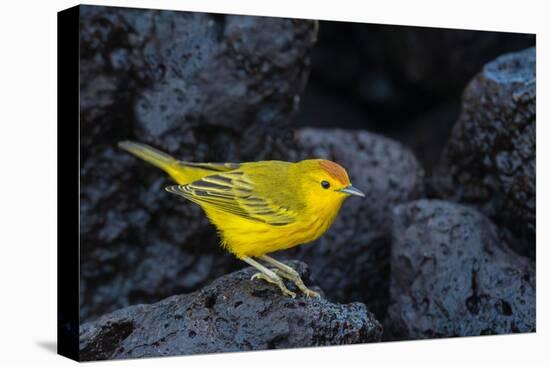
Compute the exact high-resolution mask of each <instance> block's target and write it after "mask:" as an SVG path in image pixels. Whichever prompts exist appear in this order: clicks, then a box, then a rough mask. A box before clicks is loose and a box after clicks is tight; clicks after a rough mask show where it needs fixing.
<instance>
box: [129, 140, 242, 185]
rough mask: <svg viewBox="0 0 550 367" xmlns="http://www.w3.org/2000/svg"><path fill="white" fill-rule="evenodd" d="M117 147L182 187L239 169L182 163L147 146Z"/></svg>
mask: <svg viewBox="0 0 550 367" xmlns="http://www.w3.org/2000/svg"><path fill="white" fill-rule="evenodd" d="M118 146H119V147H120V148H122V149H124V150H126V151H128V152H130V153H132V154H133V155H135V156H137V157H139V158H141V159H143V160H144V161H146V162H149V163H151V164H152V165H153V166H155V167H158V168H160V169H162V170H163V171H165V172H166V173H168V174H169V175H170V176H171V177H172V178H173V179H174V181H176V182H177V183H179V184H180V185H184V184H187V183H190V182H193V181H196V180H200V179H201V178H203V177H205V176H209V175H212V174H215V173H219V172H225V171H230V170H232V169H236V168H238V167H239V164H236V163H190V162H182V161H180V160H177V159H176V158H174V157H172V156H170V155H168V154H166V153H163V152H161V151H160V150H158V149H155V148H153V147H151V146H149V145H147V144H142V143H135V142H132V141H121V142H120V143H118Z"/></svg>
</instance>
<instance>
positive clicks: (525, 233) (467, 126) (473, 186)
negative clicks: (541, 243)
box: [434, 48, 536, 256]
mask: <svg viewBox="0 0 550 367" xmlns="http://www.w3.org/2000/svg"><path fill="white" fill-rule="evenodd" d="M535 56H536V55H535V48H530V49H527V50H524V51H521V52H517V53H511V54H506V55H503V56H500V57H498V58H497V59H495V60H494V61H492V62H490V63H489V64H487V65H486V66H485V67H484V68H483V70H482V71H481V72H480V73H479V74H478V75H477V76H476V77H475V78H474V79H473V80H472V81H471V82H470V84H469V86H468V87H467V88H466V90H465V91H464V95H463V98H462V112H461V115H460V118H459V120H458V121H457V123H456V125H455V126H454V128H453V132H452V136H451V138H450V140H449V142H448V144H447V147H446V148H445V151H444V154H443V158H442V160H441V163H440V165H439V168H438V170H437V171H436V174H435V177H434V186H435V190H436V192H437V195H438V196H439V197H442V198H446V199H449V200H453V201H458V202H462V203H467V204H470V205H474V206H476V207H477V208H478V209H480V210H481V211H482V212H484V213H485V214H486V215H488V216H489V217H491V218H493V219H494V220H495V221H496V222H497V223H498V224H500V225H504V226H505V227H506V228H509V229H511V230H512V231H513V232H514V233H515V235H516V236H517V237H518V238H519V239H520V240H521V241H520V242H519V243H517V244H516V245H515V247H516V249H517V250H518V251H520V253H523V254H529V255H532V256H534V250H535V232H536V220H535V214H536V210H535V207H536V177H535V175H536V137H535V132H536V79H535V77H536V76H535Z"/></svg>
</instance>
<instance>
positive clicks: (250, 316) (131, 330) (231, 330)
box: [80, 262, 382, 361]
mask: <svg viewBox="0 0 550 367" xmlns="http://www.w3.org/2000/svg"><path fill="white" fill-rule="evenodd" d="M289 265H291V266H293V267H294V268H296V269H297V270H298V271H299V272H300V273H301V274H302V276H303V278H304V281H305V282H306V284H309V283H310V282H311V279H310V278H309V277H308V275H307V273H308V271H307V266H306V265H305V264H304V263H301V262H291V263H290V264H289ZM254 272H255V269H253V268H246V269H243V270H240V271H237V272H234V273H232V274H228V275H226V276H223V277H221V278H219V279H217V280H215V281H214V282H213V283H212V284H210V285H208V286H206V287H204V288H203V289H201V290H199V291H197V292H194V293H191V294H187V295H176V296H172V297H169V298H167V299H165V300H162V301H160V302H158V303H155V304H150V305H137V306H131V307H127V308H124V309H121V310H117V311H115V312H113V313H112V314H108V315H104V316H102V317H101V318H99V319H98V320H97V321H94V322H91V323H87V324H84V325H82V326H81V328H80V358H81V360H86V361H89V360H98V359H122V358H140V357H157V356H168V355H182V354H183V355H185V354H197V353H215V352H218V353H219V352H232V351H247V350H261V349H280V348H296V347H308V346H319V345H342V344H354V343H366V342H376V341H379V340H380V337H381V334H382V327H381V325H380V323H379V322H378V321H376V319H374V317H373V314H371V313H370V312H368V311H367V309H366V307H365V305H363V304H360V303H351V304H347V305H339V304H333V303H330V302H328V301H327V300H326V299H307V298H305V297H304V296H303V295H300V294H299V295H298V297H296V298H295V299H292V298H289V297H285V296H282V295H281V294H280V292H279V290H278V289H277V288H276V287H275V286H273V285H271V284H268V283H265V282H263V281H259V280H253V281H252V280H250V277H251V275H252V274H253V273H254Z"/></svg>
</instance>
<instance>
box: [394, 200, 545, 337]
mask: <svg viewBox="0 0 550 367" xmlns="http://www.w3.org/2000/svg"><path fill="white" fill-rule="evenodd" d="M391 274H392V275H391V289H390V307H389V310H388V314H387V317H386V319H385V322H384V326H385V335H384V338H385V339H394V340H395V339H397V340H402V339H407V340H408V339H423V338H437V337H452V336H471V335H488V334H505V333H517V332H530V331H535V316H536V314H535V267H534V263H533V262H532V261H531V260H529V259H528V258H525V257H521V256H519V255H517V254H516V253H514V252H513V251H511V250H510V249H509V247H508V245H507V244H505V243H503V240H502V239H501V238H499V235H498V231H497V229H496V227H495V226H494V225H493V224H492V223H491V221H490V220H489V219H487V218H486V217H485V216H484V215H482V214H481V213H479V212H477V211H476V210H475V209H472V208H468V207H465V206H462V205H459V204H454V203H449V202H444V201H439V200H425V199H424V200H418V201H413V202H411V203H407V204H403V205H399V206H397V207H396V209H395V215H394V224H393V244H392V249H391Z"/></svg>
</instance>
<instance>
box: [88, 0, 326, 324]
mask: <svg viewBox="0 0 550 367" xmlns="http://www.w3.org/2000/svg"><path fill="white" fill-rule="evenodd" d="M316 34H317V27H316V24H315V22H313V21H307V20H293V19H283V18H268V17H248V16H247V17H241V16H236V15H214V14H205V13H192V12H179V11H158V10H143V9H130V8H109V7H101V6H99V7H92V6H81V7H80V59H81V60H80V61H81V63H80V67H81V68H80V103H81V105H80V108H81V121H80V123H81V125H80V126H81V152H80V159H81V170H80V184H81V194H80V203H81V207H80V218H81V228H80V242H81V282H80V300H81V303H80V305H81V308H80V311H81V317H82V320H83V321H88V320H91V319H93V318H94V317H97V316H99V315H101V314H103V313H105V312H110V311H113V310H114V309H117V308H121V307H124V306H127V305H130V304H136V303H143V302H147V303H150V302H154V301H158V300H160V299H162V298H164V297H167V296H169V295H172V294H178V293H185V292H189V291H192V290H195V289H198V288H200V287H201V286H202V285H204V284H205V283H206V282H207V281H211V280H212V279H214V278H216V277H217V276H220V275H222V274H224V273H226V272H227V271H228V270H231V269H235V268H236V267H237V264H238V262H237V261H236V260H234V258H233V257H232V256H230V255H227V254H225V253H224V252H223V251H222V250H221V249H220V248H219V246H218V239H217V236H216V234H215V230H214V228H213V227H211V226H210V225H209V224H208V221H207V219H206V218H205V216H204V215H203V213H202V211H201V210H200V208H198V207H197V206H196V205H193V204H191V203H189V202H185V201H184V200H178V199H177V198H175V197H173V196H171V195H170V194H168V193H166V192H164V190H163V187H164V186H165V185H167V184H169V183H170V181H169V180H168V179H167V178H166V175H165V174H164V173H162V172H161V171H159V170H157V169H155V168H153V167H151V166H150V165H148V164H147V163H145V162H142V161H140V160H139V159H137V158H135V157H132V156H130V155H129V154H128V153H127V152H124V151H122V150H120V149H118V148H117V147H116V144H117V142H118V141H120V140H125V139H131V140H137V141H140V142H143V143H147V144H151V145H154V146H155V147H156V148H159V149H161V150H164V151H166V152H168V153H171V154H173V155H174V156H176V157H178V158H180V159H185V160H189V161H196V162H207V161H237V162H238V161H250V160H261V159H285V160H288V159H292V157H291V156H289V152H293V150H292V149H289V148H288V147H289V146H291V144H292V139H291V134H289V130H288V128H287V126H286V123H288V122H289V121H290V118H291V116H293V115H294V113H295V111H296V108H297V106H298V102H299V99H300V98H299V96H300V93H301V92H302V90H303V88H304V86H305V83H306V80H307V75H308V72H309V53H310V50H311V48H312V46H313V44H314V42H315V39H316Z"/></svg>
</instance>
